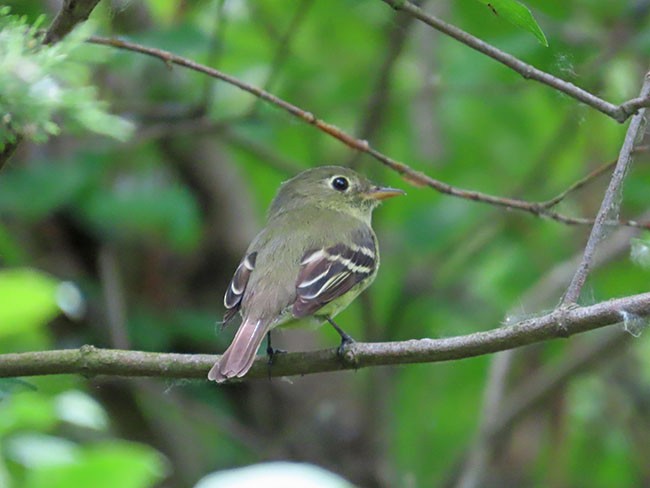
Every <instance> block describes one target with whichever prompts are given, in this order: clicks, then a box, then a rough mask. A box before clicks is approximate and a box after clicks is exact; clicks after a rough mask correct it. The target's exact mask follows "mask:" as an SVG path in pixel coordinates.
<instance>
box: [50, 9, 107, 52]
mask: <svg viewBox="0 0 650 488" xmlns="http://www.w3.org/2000/svg"><path fill="white" fill-rule="evenodd" d="M98 3H99V0H65V1H64V2H63V5H61V10H59V13H58V14H57V15H56V17H54V20H53V21H52V24H51V25H50V27H49V28H48V29H47V32H46V33H45V37H44V38H43V44H55V43H57V42H59V41H60V40H61V39H63V38H64V37H65V36H67V35H68V34H69V33H70V32H71V31H72V29H74V28H75V26H76V25H77V24H80V23H81V22H85V21H86V20H88V17H89V16H90V13H91V12H92V11H93V9H94V8H95V7H96V6H97V4H98Z"/></svg>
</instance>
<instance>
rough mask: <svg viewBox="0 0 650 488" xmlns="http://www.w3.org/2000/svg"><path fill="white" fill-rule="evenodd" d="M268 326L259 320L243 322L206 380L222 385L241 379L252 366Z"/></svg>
mask: <svg viewBox="0 0 650 488" xmlns="http://www.w3.org/2000/svg"><path fill="white" fill-rule="evenodd" d="M267 331H268V326H267V325H266V324H263V323H262V321H261V320H256V321H253V320H248V319H246V320H244V322H243V323H242V324H241V326H240V327H239V330H237V333H236V334H235V338H234V339H233V340H232V343H231V344H230V346H228V349H226V352H224V353H223V356H221V359H220V360H219V361H218V362H217V363H215V365H214V366H212V369H211V370H210V372H209V373H208V379H210V380H212V381H216V382H217V383H223V382H224V381H226V380H228V379H230V378H241V377H242V376H244V375H245V374H246V373H247V372H248V370H249V369H250V368H251V366H252V365H253V361H254V360H255V355H256V354H257V349H258V348H259V347H260V344H261V343H262V340H264V336H265V335H266V333H267Z"/></svg>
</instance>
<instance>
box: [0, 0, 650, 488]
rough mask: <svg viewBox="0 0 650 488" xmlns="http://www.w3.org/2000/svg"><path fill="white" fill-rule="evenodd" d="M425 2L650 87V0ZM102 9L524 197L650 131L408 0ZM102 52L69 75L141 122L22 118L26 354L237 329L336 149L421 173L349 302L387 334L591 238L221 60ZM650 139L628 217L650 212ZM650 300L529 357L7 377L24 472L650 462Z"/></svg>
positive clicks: (625, 197)
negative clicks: (296, 189) (261, 243)
mask: <svg viewBox="0 0 650 488" xmlns="http://www.w3.org/2000/svg"><path fill="white" fill-rule="evenodd" d="M4 3H5V4H7V5H9V6H10V7H11V9H12V13H14V14H17V15H24V16H25V18H26V21H27V22H29V23H32V22H34V21H36V19H37V18H39V16H42V15H44V16H45V19H44V21H43V24H42V25H43V26H47V25H48V23H49V21H50V20H51V19H52V18H53V15H54V13H56V11H57V9H58V7H59V2H57V1H53V0H52V1H36V0H16V1H9V2H4ZM422 3H423V4H424V6H425V8H426V9H427V10H428V11H430V12H432V13H434V14H436V15H438V16H440V17H441V18H443V19H445V20H447V21H448V22H451V23H453V24H455V25H457V26H459V27H461V28H463V29H465V30H467V31H469V32H471V33H473V34H474V35H476V36H478V37H480V38H481V39H484V40H486V41H487V42H490V43H492V44H494V45H496V46H497V47H499V48H501V49H503V50H505V51H507V52H509V53H512V54H514V55H516V56H518V57H519V58H521V59H523V60H525V61H526V62H529V63H531V64H533V65H535V66H537V67H539V68H541V69H543V70H545V71H548V72H550V73H552V74H555V75H557V76H560V77H562V78H564V79H566V80H569V81H571V82H573V83H576V84H577V85H579V86H581V87H584V88H586V89H588V90H590V91H593V92H594V93H597V94H598V95H600V96H602V97H604V98H606V99H608V100H610V101H612V102H615V103H620V102H622V101H624V100H626V99H628V98H632V97H635V96H637V94H638V91H639V88H640V85H641V81H642V78H643V75H644V73H645V72H646V71H647V70H648V68H649V67H650V28H649V27H650V25H649V22H648V19H649V15H648V14H649V13H650V2H648V1H647V0H636V1H623V2H602V1H598V0H576V1H572V2H564V1H561V0H528V1H527V2H526V4H527V5H528V6H529V7H531V9H532V11H533V13H534V15H535V18H536V19H537V21H538V22H539V24H540V26H541V28H542V29H543V31H544V32H545V34H546V37H547V38H548V41H549V46H548V47H545V46H543V45H542V44H541V43H540V42H539V41H538V40H537V39H536V38H535V37H534V36H533V35H531V34H530V32H526V31H525V30H523V29H520V28H517V27H516V26H513V25H511V24H509V23H508V22H506V21H504V19H503V18H500V17H499V16H496V15H494V14H493V13H492V11H491V10H490V9H489V8H487V7H486V6H485V5H483V4H481V3H480V2H477V1H475V0H445V1H435V2H433V1H428V2H422ZM91 21H92V25H93V29H94V32H95V33H97V34H100V35H106V36H124V37H125V38H128V39H130V40H132V41H134V42H139V43H142V44H145V45H148V46H152V47H157V48H161V49H166V50H170V51H172V52H174V53H176V54H179V55H182V56H186V57H188V58H190V59H193V60H195V61H198V62H201V63H205V64H207V65H210V66H214V67H217V68H218V69H221V70H223V71H225V72H226V73H229V74H231V75H233V76H235V77H237V78H239V79H241V80H244V81H246V82H248V83H251V84H253V85H256V86H259V87H264V88H265V89H267V90H269V91H270V92H272V93H274V94H277V95H278V96H280V97H282V98H284V99H286V100H287V101H289V102H292V103H294V104H296V105H298V106H300V107H301V108H303V109H305V110H307V111H310V112H312V113H314V114H315V115H317V116H318V117H320V118H322V119H324V120H326V121H327V122H329V123H332V124H335V125H337V126H339V127H341V128H342V129H343V130H345V131H347V132H349V133H351V134H354V135H355V136H358V137H359V138H361V139H368V140H369V141H370V143H371V144H372V145H373V146H374V147H376V148H377V149H379V150H380V151H382V152H384V153H386V154H388V155H390V156H391V157H393V158H395V159H397V160H400V161H403V162H405V163H406V164H408V165H410V166H412V167H413V168H415V169H418V170H421V171H424V172H426V173H427V174H429V175H431V176H433V177H435V178H437V179H440V180H442V181H444V182H447V183H450V184H453V185H457V186H460V187H464V188H469V189H474V190H480V191H484V192H488V193H493V194H497V195H502V196H515V197H520V198H524V199H527V200H547V199H549V198H551V197H553V196H555V195H557V194H558V193H560V192H561V191H563V190H564V189H565V188H566V187H568V186H569V185H570V184H572V183H573V182H574V181H576V180H578V179H579V178H581V177H583V176H584V175H586V174H587V173H589V172H590V171H591V170H593V169H595V168H597V167H598V166H599V165H601V164H604V163H606V162H608V161H611V160H612V159H613V158H615V157H616V155H617V153H618V150H619V148H620V144H621V143H622V139H623V135H624V131H625V126H624V125H620V124H618V123H616V122H614V121H613V120H611V119H609V118H608V117H606V116H604V115H602V114H600V113H597V112H596V111H595V110H593V109H591V108H588V107H585V106H582V105H580V104H578V103H577V102H576V101H574V100H573V99H570V98H568V97H567V96H564V95H562V94H560V93H558V92H556V91H554V90H552V89H550V88H548V87H545V86H542V85H539V84H537V83H535V82H532V81H526V80H524V79H522V78H521V77H520V76H519V75H517V74H515V73H513V72H511V71H510V70H508V69H506V68H505V67H503V66H501V65H499V64H498V63H496V62H494V61H492V60H490V59H488V58H486V57H485V56H483V55H481V54H479V53H476V52H474V51H472V50H471V49H469V48H467V47H466V46H464V45H461V44H459V43H458V42H456V41H454V40H452V39H450V38H448V37H446V36H444V35H441V34H439V33H437V32H435V31H433V30H432V29H430V28H428V27H426V26H424V25H422V24H419V23H417V22H415V21H413V20H412V19H411V18H409V17H408V16H406V15H404V14H400V13H396V12H394V11H393V10H392V9H390V8H389V7H388V6H387V5H385V4H384V3H383V2H381V1H379V0H287V1H282V2H279V1H270V0H268V1H267V0H263V1H246V0H225V1H224V0H217V1H207V0H198V1H191V2H189V1H178V0H173V1H171V0H144V1H120V0H102V1H101V2H100V3H99V5H98V7H97V8H96V9H95V11H94V12H93V14H92V16H91ZM0 35H1V33H0ZM72 59H74V60H75V63H76V64H75V65H74V66H75V69H76V70H77V71H75V75H74V80H68V81H67V83H71V84H72V83H81V84H82V85H84V86H89V85H94V86H95V87H97V95H98V98H99V99H101V100H104V101H105V102H106V103H107V107H108V110H109V111H110V112H111V113H113V114H115V115H118V116H120V117H122V118H123V119H125V120H128V121H130V122H131V123H133V124H134V127H135V129H134V131H133V132H132V134H131V136H130V137H129V138H127V139H125V140H116V139H114V138H111V137H105V136H102V135H97V134H96V133H93V132H89V131H84V130H83V127H84V124H83V123H82V124H76V125H75V124H72V123H68V119H67V118H65V117H63V116H59V115H56V116H55V118H54V120H55V121H57V122H59V124H60V127H61V130H62V133H61V134H60V135H59V136H56V137H50V138H49V139H48V140H47V142H43V143H40V144H35V143H25V144H22V145H21V146H20V147H19V150H18V151H17V152H16V154H15V155H14V157H13V159H12V160H11V161H10V163H9V164H8V165H7V166H6V167H5V168H4V169H3V170H2V171H1V172H0V266H1V269H0V303H1V304H2V307H0V352H2V353H7V352H18V351H28V350H48V349H56V348H68V347H79V346H81V345H83V344H93V345H95V346H98V347H109V348H124V349H137V350H145V351H169V352H191V353H218V352H221V351H223V350H224V349H225V347H226V346H227V344H228V343H229V341H230V339H231V338H232V335H233V333H234V330H233V328H228V329H226V330H224V331H223V332H220V331H219V329H218V327H217V321H218V320H219V319H220V317H221V314H222V313H223V309H222V305H221V303H222V296H223V292H224V290H225V288H226V286H227V283H228V281H229V279H230V277H231V274H232V272H233V270H234V269H235V267H236V265H237V263H238V261H239V259H240V257H241V255H242V253H243V251H244V250H245V248H246V246H247V244H248V241H249V239H251V237H252V236H254V234H255V232H256V231H257V230H258V229H259V228H260V226H261V225H263V221H264V215H265V209H266V207H267V205H268V204H269V202H270V200H271V198H272V196H273V194H274V192H275V190H276V188H277V187H278V185H279V184H280V182H282V181H283V180H285V179H287V178H288V177H289V176H291V175H293V174H295V173H296V172H298V171H300V170H302V169H305V168H309V167H313V166H316V165H321V164H343V165H352V166H353V167H354V168H356V169H358V170H359V171H362V172H364V173H365V174H367V175H369V176H370V177H371V178H373V179H375V180H377V181H379V182H382V183H385V184H389V185H392V186H397V187H401V188H404V189H406V190H407V191H408V197H406V198H402V199H399V200H397V199H396V200H393V201H390V202H389V203H387V204H386V205H384V206H383V207H382V208H381V209H379V210H378V211H377V212H376V213H375V228H376V230H377V233H378V236H379V240H380V243H381V250H382V268H381V270H380V273H379V276H378V279H377V280H376V282H375V284H374V285H373V286H372V288H371V289H370V290H369V291H368V292H366V293H365V294H364V295H363V297H362V298H360V299H359V300H357V302H356V303H355V304H353V305H352V306H351V307H350V308H349V309H348V310H347V311H346V312H344V313H343V314H341V315H340V318H339V320H338V323H339V324H340V325H341V326H342V327H343V328H344V329H345V330H346V331H348V332H349V333H350V334H351V335H352V336H353V337H355V338H357V339H358V340H364V341H389V340H390V341H399V340H406V339H411V338H421V337H447V336H454V335H460V334H466V333H471V332H475V331H481V330H488V329H491V328H494V327H498V326H499V325H500V324H502V323H512V322H514V321H516V320H518V319H520V318H523V317H527V316H530V315H535V314H539V313H542V312H543V311H545V310H548V309H550V308H552V307H554V306H555V305H556V303H557V302H558V300H559V299H560V297H561V295H562V292H563V290H564V286H565V284H566V282H567V280H568V279H569V278H570V276H571V273H572V271H573V270H574V269H575V268H574V266H575V258H576V256H579V253H580V251H581V249H582V247H583V245H584V243H585V242H586V237H587V235H588V228H586V227H571V226H566V225H563V224H560V223H557V222H553V221H548V220H543V219H540V218H536V217H534V216H532V215H528V214H522V213H517V212H508V211H506V210H504V209H502V208H493V207H490V206H487V205H484V204H480V203H476V202H472V201H466V200H460V199H454V198H451V197H449V196H444V195H440V194H438V193H435V192H434V191H433V190H431V189H426V188H415V187H412V186H410V185H409V183H408V182H406V181H403V180H401V179H400V178H399V176H398V175H396V174H394V173H393V172H391V171H390V170H388V169H386V168H384V167H382V166H381V165H380V164H379V163H378V162H376V161H375V160H372V159H370V158H368V157H364V156H361V155H359V154H357V153H354V152H353V151H351V150H350V149H349V148H347V147H346V146H344V145H343V144H341V143H340V142H339V141H336V140H334V139H333V138H331V137H328V136H327V135H325V134H323V133H322V132H319V131H318V130H316V129H314V128H313V127H311V126H309V125H307V124H304V123H302V122H300V121H298V120H297V119H295V118H292V117H291V116H289V115H287V114H286V113H285V112H282V111H280V110H279V109H277V108H274V107H271V106H268V105H267V104H265V103H263V102H261V101H260V100H257V99H256V98H254V97H252V96H251V95H249V94H246V93H243V92H241V91H239V90H237V89H236V88H233V87H231V86H228V85H225V84H224V83H221V82H218V81H216V80H213V79H210V78H208V77H206V76H204V75H201V74H198V73H195V72H191V71H189V70H185V69H182V68H179V67H174V68H170V67H168V66H166V65H165V64H164V63H163V62H161V61H159V60H156V59H151V58H147V57H144V56H142V55H138V54H134V53H129V52H120V51H117V50H114V49H112V48H108V47H102V46H93V45H82V46H80V47H78V48H76V49H75V50H74V53H73V55H72ZM0 69H1V68H0ZM1 90H2V88H0V93H1ZM79 110H81V111H83V107H80V109H79ZM102 124H104V126H102ZM79 125H80V127H79ZM97 125H99V127H100V128H102V127H103V129H104V130H103V132H107V133H109V134H113V135H116V134H115V131H114V130H113V129H115V128H114V127H106V126H105V125H106V122H105V121H104V120H103V119H102V120H100V121H99V122H97ZM118 125H119V124H118ZM75 129H79V130H75ZM638 142H639V144H640V145H642V144H643V142H644V141H638ZM647 161H648V157H647V155H646V154H645V153H644V151H639V153H638V154H637V156H636V161H635V165H634V167H633V170H632V171H631V173H630V174H629V176H628V179H627V182H626V185H625V190H624V193H623V194H622V195H621V199H622V210H621V215H622V216H623V217H626V218H643V214H644V212H646V211H647V210H648V208H647V207H648V201H649V195H650V192H649V188H650V187H649V184H650V171H649V169H648V167H647V165H646V163H647ZM606 184H607V176H604V177H601V178H597V179H595V180H594V181H592V182H591V183H590V184H589V185H587V186H586V187H585V188H584V189H582V190H580V191H578V192H575V193H573V194H571V195H570V196H569V197H568V198H567V199H565V200H564V201H563V203H562V204H561V205H560V207H559V210H560V211H562V212H564V213H566V214H569V215H575V216H593V215H595V213H596V211H597V209H598V207H599V203H600V199H601V198H602V194H603V191H604V188H605V186H606ZM635 238H640V239H644V236H643V235H641V236H638V235H637V233H636V232H634V231H632V230H629V229H628V230H626V229H617V228H612V229H610V231H609V239H608V241H607V242H606V243H605V244H604V245H603V249H604V251H605V252H604V253H603V254H601V256H600V258H599V262H598V267H597V269H596V270H595V271H594V272H593V274H592V276H591V277H590V279H589V282H588V285H587V287H586V289H585V293H584V294H583V297H582V303H586V304H588V303H594V302H597V301H600V300H605V299H608V298H610V297H614V296H623V295H627V294H633V293H638V292H643V291H647V289H648V279H649V277H650V276H649V273H648V270H647V269H646V268H644V267H643V266H641V265H639V264H638V262H637V261H638V260H634V259H631V256H630V249H631V242H632V243H636V245H641V248H636V249H637V250H639V249H640V250H641V253H642V252H643V250H644V249H645V248H644V247H643V244H642V243H641V242H640V241H631V239H635ZM61 308H63V309H65V310H66V311H67V314H65V313H62V310H61ZM643 326H644V323H643V321H640V320H637V319H636V318H631V320H629V321H628V323H627V324H623V325H622V326H621V327H618V328H611V330H606V331H598V332H593V333H588V334H584V335H582V336H579V337H574V338H572V339H570V340H568V341H552V342H549V343H545V344H541V345H537V346H534V347H528V348H526V349H524V350H519V351H515V352H513V353H509V354H502V355H497V356H490V357H479V358H474V359H467V360H462V361H453V362H448V363H439V364H423V365H408V366H401V367H390V368H388V367H385V368H372V369H366V370H359V371H357V372H344V373H330V374H318V375H309V376H306V377H301V378H289V379H286V380H282V379H274V380H272V381H268V380H256V381H250V382H243V383H241V384H237V385H232V386H216V385H214V384H208V383H207V382H206V381H171V380H169V381H164V380H148V379H137V380H136V379H117V378H107V377H99V378H84V377H81V376H49V377H35V378H24V379H12V380H1V381H0V486H8V487H29V488H35V487H64V486H65V487H75V486H107V487H108V486H111V487H114V486H120V487H133V488H139V487H150V486H163V487H189V486H194V484H195V483H196V482H197V481H198V480H199V479H201V478H202V477H204V476H206V475H207V474H208V473H212V472H216V471H220V470H224V469H227V468H232V467H236V466H245V465H251V464H255V463H259V462H263V461H269V460H293V461H300V462H309V463H312V464H314V465H317V466H320V467H323V468H326V469H328V470H330V471H332V472H334V473H337V474H339V475H341V476H343V477H344V478H346V479H347V480H349V481H350V482H352V483H354V484H356V485H358V486H364V487H389V486H390V487H394V486H402V487H419V486H501V487H503V486H551V487H552V486H556V487H564V486H590V487H611V486H647V485H650V464H648V462H647V453H648V452H650V359H649V358H650V342H649V341H648V334H647V333H646V334H645V335H644V334H642V329H643ZM625 328H627V332H628V333H625V332H624V331H623V329H625ZM639 336H640V337H639ZM337 343H338V337H337V335H336V334H335V333H334V332H333V331H332V330H330V329H329V328H323V329H322V330H318V331H288V332H284V333H279V334H277V335H276V336H275V342H274V346H276V347H280V348H283V349H289V350H292V351H293V350H303V349H305V350H306V349H316V348H322V347H334V346H335V345H336V344H337ZM0 361H1V358H0ZM549 385H550V386H549ZM492 393H495V395H496V397H497V401H496V403H495V402H492V403H489V404H488V406H491V408H487V409H484V408H483V406H484V400H485V398H488V399H490V398H492V397H493V396H495V395H491V394H492ZM527 400H530V401H529V402H528V403H527V404H526V401H527ZM508 415H509V416H508ZM499 422H501V424H499ZM486 425H487V426H488V427H490V426H491V428H492V431H490V432H491V433H490V435H488V436H487V437H486V436H485V435H483V436H482V435H481V432H483V433H485V431H486V429H488V427H486ZM495 425H496V426H497V427H494V426H495ZM488 430H489V429H488ZM477 466H478V467H479V469H478V473H477V472H475V471H476V467H477ZM473 470H474V471H473ZM102 483H103V484H102Z"/></svg>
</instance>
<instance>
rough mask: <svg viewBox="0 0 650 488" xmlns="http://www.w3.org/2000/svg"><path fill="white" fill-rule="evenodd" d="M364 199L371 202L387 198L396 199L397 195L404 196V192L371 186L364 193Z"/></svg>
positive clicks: (386, 187) (397, 189)
mask: <svg viewBox="0 0 650 488" xmlns="http://www.w3.org/2000/svg"><path fill="white" fill-rule="evenodd" d="M364 195H365V197H366V198H370V199H372V200H386V199H388V198H393V197H397V196H399V195H406V192H405V191H404V190H400V189H399V188H390V187H388V186H373V187H372V188H371V189H370V190H369V191H367V192H365V194H364Z"/></svg>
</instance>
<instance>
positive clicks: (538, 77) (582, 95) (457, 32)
mask: <svg viewBox="0 0 650 488" xmlns="http://www.w3.org/2000/svg"><path fill="white" fill-rule="evenodd" d="M382 1H383V2H384V3H386V4H388V5H390V6H391V7H392V8H393V9H395V10H397V11H403V12H408V13H409V14H410V15H412V16H413V17H415V18H416V19H418V20H420V21H422V22H424V23H425V24H427V25H429V26H430V27H433V28H434V29H436V30H438V31H440V32H442V33H444V34H446V35H448V36H449V37H452V38H454V39H456V40H457V41H458V42H460V43H462V44H465V45H466V46H468V47H470V48H472V49H474V50H476V51H478V52H480V53H483V54H485V55H486V56H489V57H490V58H492V59H494V60H495V61H498V62H500V63H501V64H504V65H506V66H507V67H509V68H510V69H512V70H514V71H516V72H517V73H519V74H520V75H521V76H523V77H524V78H526V79H530V80H535V81H538V82H540V83H543V84H544V85H548V86H550V87H551V88H555V89H556V90H558V91H560V92H562V93H565V94H566V95H568V96H570V97H572V98H575V99H576V100H578V101H580V102H582V103H584V104H586V105H589V106H590V107H592V108H595V109H596V110H598V111H599V112H602V113H604V114H605V115H608V116H609V117H611V118H613V119H614V120H616V121H617V122H621V123H622V122H625V121H626V120H627V119H628V118H629V117H630V116H631V115H633V114H634V113H636V111H637V110H639V109H640V108H642V107H647V106H649V105H650V98H649V97H648V96H647V95H641V96H639V97H637V98H632V99H631V100H628V101H626V102H624V103H621V104H620V105H614V104H613V103H610V102H608V101H606V100H603V99H602V98H599V97H597V96H596V95H594V94H592V93H590V92H588V91H586V90H583V89H582V88H580V87H577V86H576V85H574V84H573V83H570V82H568V81H565V80H563V79H561V78H558V77H556V76H553V75H551V74H550V73H547V72H545V71H542V70H540V69H538V68H535V67H534V66H532V65H530V64H528V63H524V62H523V61H521V60H520V59H518V58H516V57H514V56H512V55H510V54H508V53H506V52H504V51H501V50H500V49H497V48H496V47H494V46H492V45H491V44H488V43H487V42H485V41H482V40H481V39H479V38H478V37H474V36H473V35H471V34H469V33H467V32H465V31H464V30H462V29H459V28H458V27H456V26H453V25H451V24H448V23H446V22H444V21H442V20H440V19H438V18H437V17H435V16H433V15H431V14H429V13H427V12H425V11H424V10H422V9H421V8H420V7H418V6H417V5H415V4H414V3H412V2H410V1H408V0H382Z"/></svg>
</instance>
